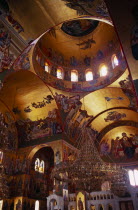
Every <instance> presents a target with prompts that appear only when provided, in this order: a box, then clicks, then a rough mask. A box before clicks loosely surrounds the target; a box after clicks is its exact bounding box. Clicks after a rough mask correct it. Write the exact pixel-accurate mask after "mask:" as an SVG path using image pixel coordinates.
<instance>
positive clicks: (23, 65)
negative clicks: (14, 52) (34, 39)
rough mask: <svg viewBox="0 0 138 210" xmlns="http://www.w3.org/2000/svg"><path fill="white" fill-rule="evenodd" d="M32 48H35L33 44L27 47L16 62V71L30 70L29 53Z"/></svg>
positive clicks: (14, 67)
mask: <svg viewBox="0 0 138 210" xmlns="http://www.w3.org/2000/svg"><path fill="white" fill-rule="evenodd" d="M32 47H33V44H32V45H29V46H28V47H26V48H25V50H24V51H23V53H22V54H21V55H20V56H19V57H18V58H17V59H16V60H15V62H14V65H13V69H14V70H15V71H18V70H21V69H24V70H29V69H30V60H29V52H30V50H31V49H32Z"/></svg>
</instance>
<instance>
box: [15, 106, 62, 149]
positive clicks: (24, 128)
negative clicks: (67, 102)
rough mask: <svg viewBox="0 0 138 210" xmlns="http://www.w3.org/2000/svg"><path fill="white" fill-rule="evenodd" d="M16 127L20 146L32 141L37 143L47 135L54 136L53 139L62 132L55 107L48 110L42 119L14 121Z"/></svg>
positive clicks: (29, 143)
mask: <svg viewBox="0 0 138 210" xmlns="http://www.w3.org/2000/svg"><path fill="white" fill-rule="evenodd" d="M16 127H17V131H18V138H19V146H20V147H22V146H27V145H31V144H32V143H33V144H35V143H37V144H38V142H39V143H40V141H44V140H45V139H46V138H47V137H49V138H50V137H52V136H53V137H54V136H55V137H54V139H55V138H58V135H59V134H62V132H63V130H62V126H61V123H60V120H59V118H58V113H57V110H56V109H54V110H52V111H49V113H48V116H47V117H46V118H44V119H40V120H36V121H31V120H30V119H26V120H19V121H17V122H16ZM60 137H61V136H60ZM52 139H53V138H52ZM48 140H50V139H48Z"/></svg>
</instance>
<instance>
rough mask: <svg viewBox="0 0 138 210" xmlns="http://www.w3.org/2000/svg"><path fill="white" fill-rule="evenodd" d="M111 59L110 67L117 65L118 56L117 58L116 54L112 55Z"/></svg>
mask: <svg viewBox="0 0 138 210" xmlns="http://www.w3.org/2000/svg"><path fill="white" fill-rule="evenodd" d="M111 60H112V67H113V68H115V67H116V66H118V65H119V61H118V58H117V56H116V55H113V56H112V59H111Z"/></svg>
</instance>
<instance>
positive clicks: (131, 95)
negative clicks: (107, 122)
mask: <svg viewBox="0 0 138 210" xmlns="http://www.w3.org/2000/svg"><path fill="white" fill-rule="evenodd" d="M119 85H120V87H121V89H122V91H123V93H124V94H125V95H126V96H127V97H128V99H129V102H130V104H129V106H128V107H131V108H134V109H136V107H137V101H136V95H135V90H134V88H133V86H132V79H131V76H130V75H128V77H127V78H126V79H125V80H121V81H119Z"/></svg>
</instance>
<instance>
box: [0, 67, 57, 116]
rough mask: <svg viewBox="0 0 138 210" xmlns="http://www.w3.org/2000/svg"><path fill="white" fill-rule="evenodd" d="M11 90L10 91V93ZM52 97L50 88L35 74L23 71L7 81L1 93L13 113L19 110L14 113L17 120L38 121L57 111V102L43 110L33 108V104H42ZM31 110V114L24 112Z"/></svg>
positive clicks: (0, 96)
mask: <svg viewBox="0 0 138 210" xmlns="http://www.w3.org/2000/svg"><path fill="white" fill-rule="evenodd" d="M9 89H10V91H9ZM47 95H51V96H52V94H51V91H50V89H49V87H47V86H46V85H45V84H44V83H43V81H41V80H40V79H39V78H38V77H37V76H36V75H35V74H33V73H31V72H29V71H24V70H21V71H19V72H16V73H13V74H12V75H10V76H9V77H8V78H7V80H5V83H4V87H3V88H2V89H1V91H0V98H1V99H2V101H4V103H5V104H6V105H7V106H8V107H9V109H10V110H11V111H12V112H13V108H17V109H18V110H17V112H18V111H19V112H18V113H15V112H16V111H15V112H13V115H14V117H15V118H16V120H18V119H26V118H30V119H31V120H37V119H40V118H44V117H46V116H47V115H48V112H49V111H50V110H52V109H57V105H56V102H55V100H52V101H51V103H50V104H47V105H46V106H45V107H42V108H37V109H36V108H34V107H32V103H33V102H35V103H38V102H42V101H43V100H44V97H46V96H47ZM28 106H29V108H30V109H31V111H30V112H26V111H24V109H25V108H27V107H28Z"/></svg>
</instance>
